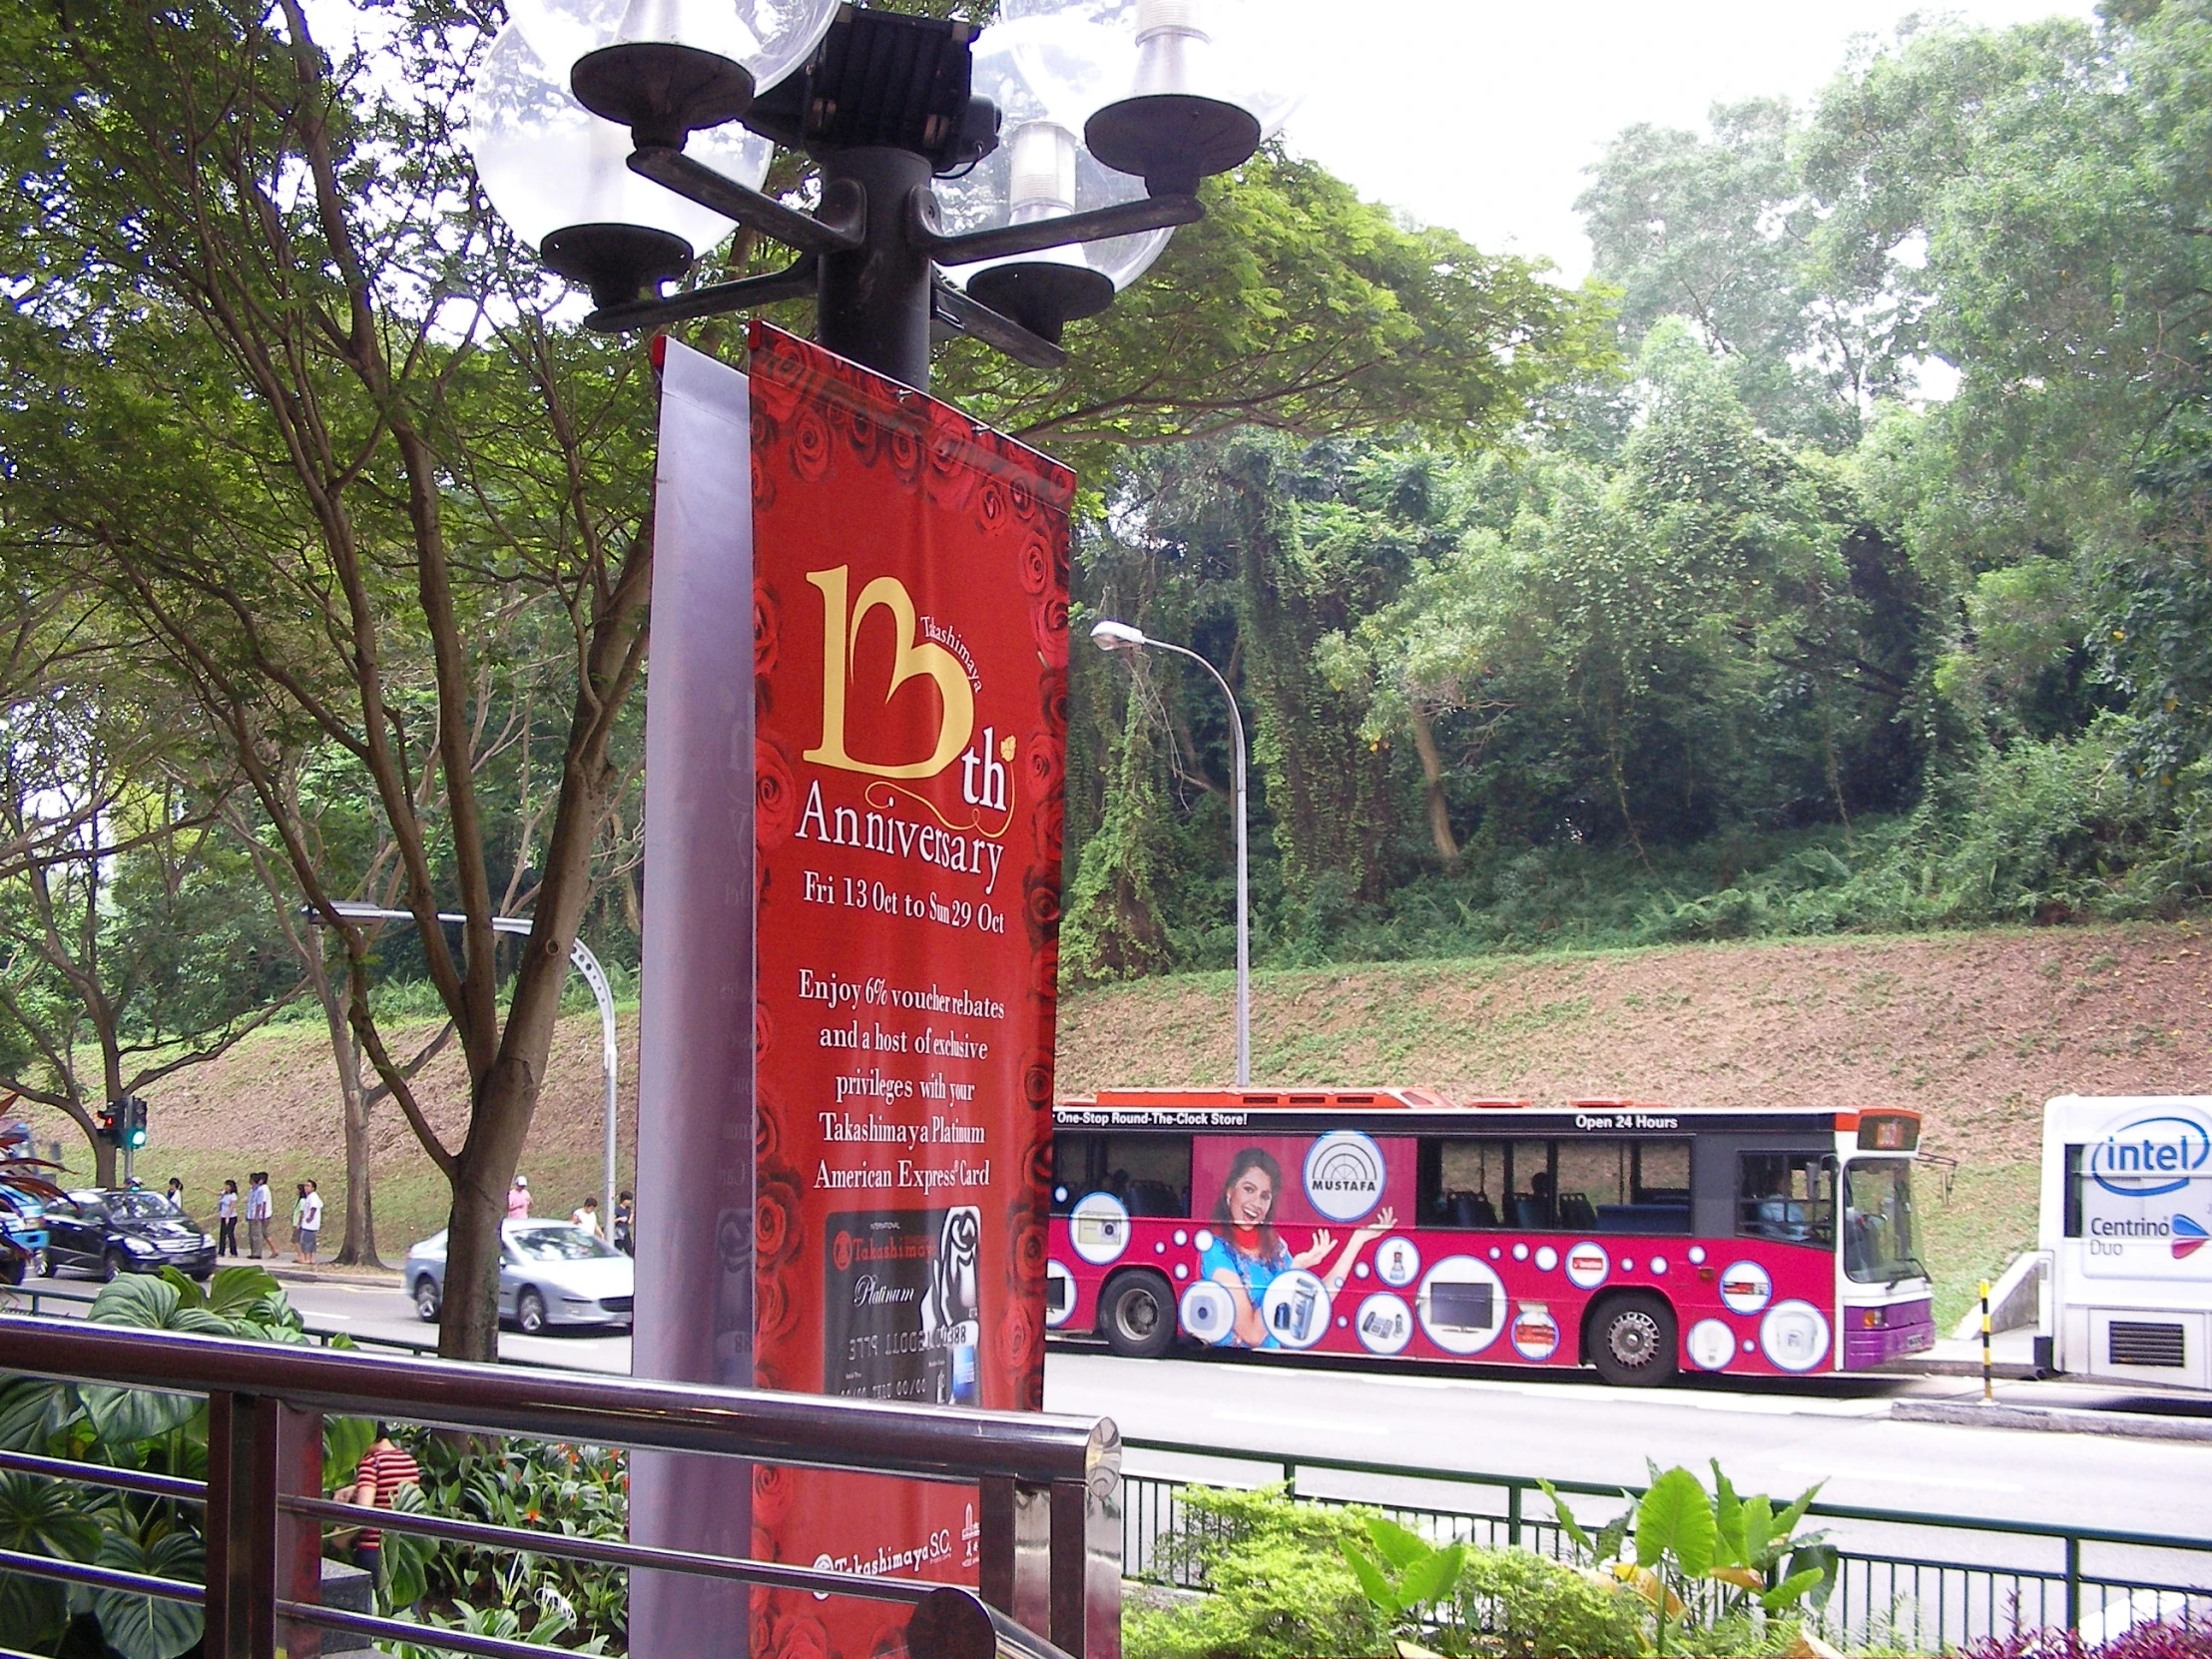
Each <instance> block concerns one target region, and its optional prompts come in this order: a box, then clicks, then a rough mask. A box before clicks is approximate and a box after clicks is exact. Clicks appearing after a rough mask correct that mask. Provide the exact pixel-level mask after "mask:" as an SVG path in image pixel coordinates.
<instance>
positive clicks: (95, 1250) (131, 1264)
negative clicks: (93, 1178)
mask: <svg viewBox="0 0 2212 1659" xmlns="http://www.w3.org/2000/svg"><path fill="white" fill-rule="evenodd" d="M45 1221H46V1258H45V1261H44V1263H43V1264H42V1267H43V1271H45V1272H46V1273H49V1274H53V1273H59V1272H61V1271H62V1270H63V1269H65V1268H69V1269H80V1270H86V1271H90V1272H92V1273H95V1274H97V1275H99V1276H100V1277H101V1278H102V1279H113V1278H114V1277H115V1276H116V1275H117V1274H120V1273H153V1272H155V1271H156V1270H158V1269H159V1268H161V1267H162V1266H163V1265H164V1264H166V1265H168V1266H170V1267H173V1268H175V1269H176V1270H177V1271H178V1272H179V1273H182V1274H186V1275H189V1276H190V1277H192V1278H194V1279H206V1278H208V1277H209V1276H210V1275H211V1274H213V1273H214V1272H215V1240H214V1239H213V1238H212V1237H210V1236H209V1235H208V1234H206V1233H204V1232H202V1231H201V1229H200V1224H199V1223H198V1222H196V1221H194V1220H193V1219H192V1218H191V1217H190V1216H188V1215H186V1214H185V1213H184V1212H183V1211H182V1210H180V1209H178V1208H177V1206H176V1205H174V1204H172V1203H170V1201H169V1200H168V1199H166V1198H164V1197H162V1196H161V1195H160V1194H159V1193H146V1192H112V1191H110V1192H102V1191H100V1190H98V1189H97V1188H95V1189H89V1190H87V1191H84V1192H75V1193H71V1194H70V1195H69V1196H68V1197H67V1198H62V1199H53V1200H49V1201H48V1203H47V1206H46V1216H45Z"/></svg>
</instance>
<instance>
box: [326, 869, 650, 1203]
mask: <svg viewBox="0 0 2212 1659" xmlns="http://www.w3.org/2000/svg"><path fill="white" fill-rule="evenodd" d="M330 908H331V909H333V910H335V911H336V912H337V913H338V915H339V916H340V917H341V918H342V919H344V920H346V921H412V920H414V918H415V915H414V912H413V911H412V910H387V909H385V908H383V907H382V906H381V905H377V904H356V903H354V902H352V901H351V900H349V899H341V900H339V901H338V902H337V903H334V904H332V905H331V906H330ZM302 913H303V914H305V915H307V916H309V917H316V918H319V917H320V915H321V911H319V910H317V909H316V908H315V907H314V906H313V905H311V904H309V905H306V906H304V907H303V910H302ZM467 919H468V918H467V917H466V916H463V915H457V914H453V913H450V912H446V911H440V912H439V913H438V920H440V921H450V922H463V921H466V920H467ZM491 928H492V931H493V932H495V933H515V934H522V935H525V936H527V935H528V934H530V933H531V932H533V931H535V930H536V928H535V923H533V922H532V921H531V919H530V918H529V917H528V916H493V917H492V918H491ZM568 959H569V961H570V962H572V963H573V964H574V965H575V968H576V971H577V972H578V973H581V974H582V975H583V976H584V983H585V984H587V985H589V986H590V987H591V994H592V996H593V998H594V999H595V1000H596V1001H597V1002H598V1004H599V1069H600V1072H601V1075H602V1077H603V1078H604V1080H605V1083H606V1093H605V1099H604V1102H603V1104H602V1106H601V1108H600V1110H601V1116H602V1120H603V1127H604V1130H605V1136H604V1146H603V1149H602V1151H603V1156H604V1158H605V1172H604V1173H605V1178H606V1179H605V1190H604V1191H603V1192H602V1193H601V1195H600V1202H601V1203H603V1204H604V1205H606V1209H605V1210H603V1211H602V1212H601V1214H603V1215H607V1216H612V1215H613V1214H614V1204H615V1106H616V1100H615V1064H616V1059H617V1050H616V1047H615V993H614V988H613V987H612V986H610V985H609V984H608V983H607V971H606V969H604V968H602V967H601V966H600V965H599V958H598V957H597V956H594V955H593V954H592V953H591V950H590V948H589V947H588V946H586V945H585V943H584V941H583V940H582V939H577V940H574V941H573V942H572V943H571V944H570V945H569V947H568ZM610 1225H611V1224H610Z"/></svg>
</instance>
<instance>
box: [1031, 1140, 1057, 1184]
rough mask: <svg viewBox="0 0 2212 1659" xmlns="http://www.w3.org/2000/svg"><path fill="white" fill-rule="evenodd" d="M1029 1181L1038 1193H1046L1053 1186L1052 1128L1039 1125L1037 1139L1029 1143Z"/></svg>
mask: <svg viewBox="0 0 2212 1659" xmlns="http://www.w3.org/2000/svg"><path fill="white" fill-rule="evenodd" d="M1029 1181H1030V1185H1031V1186H1032V1187H1033V1188H1034V1189H1035V1190H1036V1191H1037V1192H1040V1193H1041V1192H1044V1191H1046V1190H1047V1189H1048V1188H1050V1187H1051V1185H1052V1127H1051V1125H1050V1124H1049V1123H1042V1124H1040V1125H1039V1130H1038V1134H1037V1138H1036V1139H1035V1140H1033V1141H1031V1142H1030V1143H1029Z"/></svg>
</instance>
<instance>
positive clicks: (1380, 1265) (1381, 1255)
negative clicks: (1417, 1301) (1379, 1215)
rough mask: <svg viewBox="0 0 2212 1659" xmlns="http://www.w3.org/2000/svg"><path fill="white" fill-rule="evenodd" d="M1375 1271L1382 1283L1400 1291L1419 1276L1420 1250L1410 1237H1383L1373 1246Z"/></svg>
mask: <svg viewBox="0 0 2212 1659" xmlns="http://www.w3.org/2000/svg"><path fill="white" fill-rule="evenodd" d="M1375 1271H1376V1275H1377V1277H1379V1278H1380V1279H1381V1280H1382V1281H1383V1284H1385V1285H1391V1286H1394V1287H1396V1288H1397V1289H1398V1290H1401V1291H1402V1290H1403V1289H1404V1288H1405V1287H1406V1286H1408V1285H1410V1284H1411V1283H1412V1282H1413V1281H1414V1280H1415V1279H1417V1278H1419V1277H1420V1252H1419V1251H1418V1250H1416V1249H1415V1248H1414V1247H1413V1241H1412V1240H1411V1239H1384V1240H1383V1242H1382V1243H1381V1244H1379V1245H1377V1246H1376V1247H1375ZM1393 1352H1394V1350H1393Z"/></svg>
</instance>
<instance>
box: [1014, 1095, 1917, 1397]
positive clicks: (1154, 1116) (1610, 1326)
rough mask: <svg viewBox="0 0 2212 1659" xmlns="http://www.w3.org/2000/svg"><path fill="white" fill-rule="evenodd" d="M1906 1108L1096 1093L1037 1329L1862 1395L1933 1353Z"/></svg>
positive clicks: (1122, 1350) (1066, 1131)
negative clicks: (1858, 1388) (1706, 1377)
mask: <svg viewBox="0 0 2212 1659" xmlns="http://www.w3.org/2000/svg"><path fill="white" fill-rule="evenodd" d="M1920 1128H1921V1124H1920V1117H1919V1114H1917V1113H1914V1112H1903V1111H1888V1110H1882V1111H1843V1112H1839V1111H1833V1110H1829V1111H1812V1110H1784V1111H1751V1110H1729V1109H1717V1108H1701V1109H1687V1110H1686V1109H1682V1108H1677V1107H1671V1106H1657V1105H1650V1104H1646V1103H1644V1102H1640V1101H1630V1100H1577V1101H1571V1102H1569V1103H1568V1104H1567V1105H1566V1106H1564V1107H1542V1106H1535V1105H1532V1104H1530V1103H1529V1102H1527V1101H1524V1100H1471V1101H1465V1102H1460V1103H1456V1104H1455V1103H1453V1102H1451V1101H1448V1100H1445V1099H1444V1098H1442V1097H1441V1096H1439V1095H1435V1094H1431V1093H1429V1092H1427V1091H1425V1090H1420V1089H1367V1090H1349V1089H1343V1090H1314V1091H1310V1092H1298V1093H1291V1092H1282V1091H1265V1090H1236V1091H1230V1090H1211V1091H1208V1090H1200V1091H1193V1090H1173V1089H1113V1090H1101V1091H1100V1092H1099V1095H1098V1097H1097V1098H1096V1099H1095V1100H1072V1101H1068V1102H1066V1103H1065V1104H1063V1105H1062V1106H1060V1107H1059V1108H1058V1109H1057V1112H1056V1114H1055V1125H1054V1136H1053V1177H1052V1189H1051V1197H1052V1228H1051V1247H1050V1257H1049V1260H1048V1261H1047V1263H1046V1289H1045V1309H1046V1316H1045V1317H1046V1322H1047V1324H1048V1325H1049V1327H1050V1328H1051V1329H1052V1331H1053V1332H1055V1333H1056V1334H1059V1335H1062V1336H1075V1335H1082V1334H1090V1333H1095V1334H1097V1335H1099V1336H1101V1337H1103V1338H1105V1340H1106V1343H1107V1346H1108V1347H1110V1348H1111V1349H1112V1350H1113V1351H1114V1352H1115V1353H1116V1354H1121V1355H1127V1356H1132V1357H1156V1356H1160V1355H1165V1354H1169V1353H1172V1352H1175V1351H1176V1350H1177V1349H1178V1348H1182V1349H1184V1350H1186V1351H1197V1350H1200V1349H1206V1348H1243V1349H1260V1350H1268V1351H1273V1352H1276V1353H1284V1354H1291V1353H1310V1354H1328V1355H1337V1356H1354V1357H1357V1356H1371V1357H1374V1358H1378V1359H1389V1360H1425V1361H1437V1362H1445V1363H1448V1362H1452V1361H1467V1362H1472V1363H1477V1364H1482V1365H1510V1366H1542V1367H1551V1368H1555V1369H1563V1368H1570V1367H1575V1366H1584V1365H1587V1366H1592V1367H1594V1368H1596V1370H1597V1373H1598V1375H1599V1376H1600V1377H1602V1378H1603V1379H1604V1380H1605V1381H1606V1382H1608V1383H1665V1382H1667V1381H1669V1380H1671V1379H1672V1378H1674V1377H1675V1376H1676V1375H1678V1374H1679V1373H1680V1372H1683V1371H1693V1372H1726V1373H1729V1374H1732V1375H1738V1376H1752V1377H1791V1376H1799V1377H1802V1376H1807V1375H1811V1374H1816V1373H1823V1372H1837V1371H1859V1370H1864V1369H1866V1368H1868V1367H1871V1366H1879V1365H1881V1364H1883V1363H1884V1362H1886V1361H1891V1360H1896V1359H1900V1358H1903V1357H1904V1356H1907V1355H1911V1354H1917V1353H1919V1352H1921V1351H1923V1350H1925V1349H1927V1348H1928V1347H1930V1346H1931V1344H1933V1342H1934V1341H1935V1335H1936V1333H1935V1324H1934V1320H1933V1318H1932V1314H1931V1293H1930V1287H1929V1281H1928V1270H1927V1268H1926V1267H1925V1266H1924V1265H1923V1263H1922V1261H1921V1258H1920V1256H1919V1254H1918V1251H1919V1249H1920V1243H1919V1239H1918V1237H1917V1233H1916V1229H1915V1226H1914V1219H1913V1188H1912V1169H1913V1161H1914V1158H1915V1156H1916V1154H1917V1152H1918V1150H1919V1146H1920Z"/></svg>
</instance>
